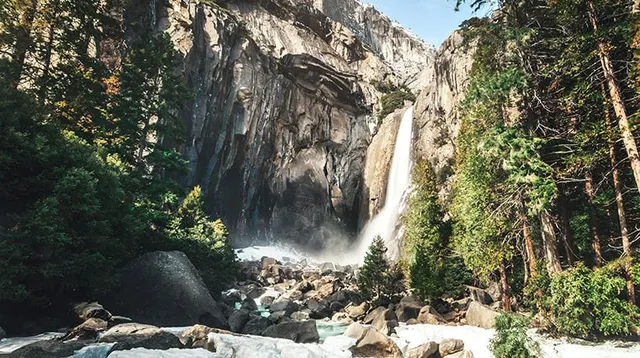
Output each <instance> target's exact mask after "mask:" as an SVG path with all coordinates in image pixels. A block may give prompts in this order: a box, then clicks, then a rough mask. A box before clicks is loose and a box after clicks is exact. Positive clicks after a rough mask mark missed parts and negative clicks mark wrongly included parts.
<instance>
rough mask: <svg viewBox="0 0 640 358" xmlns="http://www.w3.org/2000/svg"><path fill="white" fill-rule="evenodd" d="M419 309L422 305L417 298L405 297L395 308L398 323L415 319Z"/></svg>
mask: <svg viewBox="0 0 640 358" xmlns="http://www.w3.org/2000/svg"><path fill="white" fill-rule="evenodd" d="M421 309H422V304H421V303H420V300H419V299H418V298H416V297H415V296H405V297H403V298H402V299H401V300H400V303H398V305H397V306H396V316H398V321H400V322H407V321H408V320H410V319H412V318H414V319H417V318H418V315H419V314H420V310H421Z"/></svg>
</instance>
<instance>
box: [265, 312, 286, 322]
mask: <svg viewBox="0 0 640 358" xmlns="http://www.w3.org/2000/svg"><path fill="white" fill-rule="evenodd" d="M285 318H288V317H287V316H286V315H285V314H284V311H276V312H272V313H271V315H270V316H269V321H271V322H273V323H281V322H282V321H283V319H285Z"/></svg>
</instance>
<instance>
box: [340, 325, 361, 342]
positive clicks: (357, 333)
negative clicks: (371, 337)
mask: <svg viewBox="0 0 640 358" xmlns="http://www.w3.org/2000/svg"><path fill="white" fill-rule="evenodd" d="M365 330H366V329H365V328H364V327H363V326H362V325H361V324H360V323H358V322H353V323H351V324H350V325H349V327H347V329H346V330H345V331H344V333H343V335H345V336H347V337H351V338H354V339H356V340H359V339H360V338H362V336H363V335H364V332H365Z"/></svg>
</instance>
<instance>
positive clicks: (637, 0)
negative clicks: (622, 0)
mask: <svg viewBox="0 0 640 358" xmlns="http://www.w3.org/2000/svg"><path fill="white" fill-rule="evenodd" d="M639 12H640V0H634V1H633V8H632V9H631V13H633V14H637V13H639Z"/></svg>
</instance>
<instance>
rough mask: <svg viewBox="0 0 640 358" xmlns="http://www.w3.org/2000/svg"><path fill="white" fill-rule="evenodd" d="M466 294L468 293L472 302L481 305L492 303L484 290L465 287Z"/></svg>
mask: <svg viewBox="0 0 640 358" xmlns="http://www.w3.org/2000/svg"><path fill="white" fill-rule="evenodd" d="M466 288H467V292H469V298H471V299H472V300H473V301H476V302H480V303H482V304H483V305H490V304H492V303H493V299H492V298H491V295H489V293H488V292H487V291H486V290H483V289H481V288H478V287H473V286H466Z"/></svg>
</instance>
